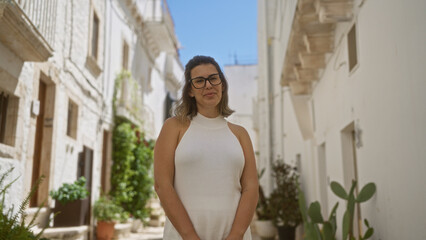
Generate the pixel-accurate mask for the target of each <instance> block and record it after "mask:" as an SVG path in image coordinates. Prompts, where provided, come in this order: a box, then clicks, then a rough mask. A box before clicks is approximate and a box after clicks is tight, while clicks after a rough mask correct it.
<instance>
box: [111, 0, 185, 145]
mask: <svg viewBox="0 0 426 240" xmlns="http://www.w3.org/2000/svg"><path fill="white" fill-rule="evenodd" d="M106 18H107V19H108V20H107V21H108V23H107V30H106V32H107V39H108V40H107V41H109V44H108V45H109V46H111V47H110V48H109V49H107V51H106V55H107V59H108V61H107V63H106V66H105V68H106V69H107V74H106V78H107V82H108V86H106V88H105V92H106V93H107V94H106V97H107V99H108V101H111V100H112V97H113V88H114V81H115V78H116V77H117V75H118V74H119V73H120V72H121V71H122V70H123V69H125V70H127V71H129V72H130V73H131V75H132V78H133V80H129V79H125V80H124V82H123V85H122V89H120V90H119V96H118V98H119V99H118V100H119V107H118V108H117V113H118V114H119V115H121V116H123V117H126V118H128V119H129V120H131V121H133V122H134V123H135V124H140V125H141V126H143V130H144V131H145V133H146V137H147V138H149V139H155V138H156V137H157V136H158V134H159V132H160V129H161V127H162V124H163V122H164V120H165V118H166V117H167V116H168V114H167V112H168V110H169V109H170V108H171V105H172V102H173V101H174V100H176V98H177V92H178V91H179V89H180V80H181V79H182V76H183V69H182V66H181V64H180V62H179V59H178V53H177V49H178V45H179V43H178V40H177V38H176V35H175V33H174V25H173V21H172V18H171V15H170V12H169V9H168V7H167V2H166V1H164V0H156V1H150V0H144V1H110V2H109V3H108V4H107V17H106ZM132 84H133V85H132ZM135 109H137V110H136V112H135V111H134V110H135ZM110 110H111V109H110Z"/></svg>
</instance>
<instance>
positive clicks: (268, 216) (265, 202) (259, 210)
mask: <svg viewBox="0 0 426 240" xmlns="http://www.w3.org/2000/svg"><path fill="white" fill-rule="evenodd" d="M264 173H265V169H262V170H261V171H260V173H257V177H258V179H260V178H261V177H262V176H263V174H264ZM256 215H257V219H258V220H272V219H273V218H274V212H273V210H272V208H271V204H270V203H269V198H267V197H265V193H264V192H263V188H262V186H261V185H259V201H258V202H257V206H256Z"/></svg>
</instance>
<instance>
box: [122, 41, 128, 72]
mask: <svg viewBox="0 0 426 240" xmlns="http://www.w3.org/2000/svg"><path fill="white" fill-rule="evenodd" d="M122 56H123V59H122V67H123V69H126V70H129V44H127V42H126V41H123V53H122Z"/></svg>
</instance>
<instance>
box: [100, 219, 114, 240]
mask: <svg viewBox="0 0 426 240" xmlns="http://www.w3.org/2000/svg"><path fill="white" fill-rule="evenodd" d="M114 226H115V222H103V221H98V225H97V227H96V239H97V240H111V239H112V237H114Z"/></svg>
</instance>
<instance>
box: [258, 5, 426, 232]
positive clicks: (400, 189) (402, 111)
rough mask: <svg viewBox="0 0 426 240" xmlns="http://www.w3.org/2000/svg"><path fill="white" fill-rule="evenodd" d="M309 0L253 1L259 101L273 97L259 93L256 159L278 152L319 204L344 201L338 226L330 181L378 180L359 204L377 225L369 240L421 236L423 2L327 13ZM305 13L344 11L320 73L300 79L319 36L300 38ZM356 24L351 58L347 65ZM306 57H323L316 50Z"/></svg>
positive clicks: (425, 131) (424, 194)
mask: <svg viewBox="0 0 426 240" xmlns="http://www.w3.org/2000/svg"><path fill="white" fill-rule="evenodd" d="M311 2H312V1H308V0H306V1H305V0H303V1H302V0H299V1H297V0H292V1H264V0H260V1H259V85H260V86H259V99H262V98H265V99H269V100H270V101H272V103H269V106H271V107H269V108H268V103H267V101H268V100H265V101H264V105H263V106H264V108H265V109H267V110H265V115H263V116H265V120H260V121H264V124H260V141H261V142H260V155H261V158H263V159H266V160H269V161H270V160H271V159H274V157H275V156H277V155H281V156H283V157H284V161H286V162H289V163H293V164H297V165H298V167H299V168H300V170H301V182H302V185H303V188H304V192H305V194H306V196H307V200H308V202H312V201H315V200H318V201H320V202H321V206H322V207H323V208H325V209H324V212H329V211H330V210H331V207H332V206H333V205H334V203H335V202H337V201H340V205H339V210H338V217H337V218H338V226H341V221H340V220H341V218H342V215H343V209H344V203H343V202H342V201H341V200H339V199H338V198H337V197H336V196H335V195H334V194H333V193H332V192H331V190H330V188H329V183H330V182H331V181H338V182H340V183H342V184H344V185H345V187H346V188H347V187H348V186H349V184H350V180H351V179H352V178H356V179H358V181H359V184H360V186H363V185H365V184H366V183H368V182H374V183H375V184H376V186H377V192H376V194H375V196H374V197H373V198H372V199H371V200H370V201H368V202H366V203H362V204H361V217H362V219H364V218H366V219H368V220H369V222H370V225H372V226H373V227H374V229H375V231H374V235H373V238H372V239H423V238H425V237H426V230H425V228H424V227H422V224H418V223H420V222H423V219H424V218H425V217H426V212H425V211H422V210H419V209H420V208H421V207H420V206H421V205H422V203H423V202H424V201H425V200H426V190H425V189H424V188H421V187H420V188H418V187H416V186H418V184H419V183H422V182H425V176H424V173H423V172H424V169H426V163H425V161H424V158H425V157H426V152H425V151H424V149H425V148H424V147H423V145H424V143H425V142H426V128H425V127H424V122H426V111H425V110H424V109H425V107H424V102H426V97H425V94H424V93H423V91H424V89H426V83H425V81H423V79H424V76H425V74H426V70H425V68H424V67H423V65H422V64H423V62H425V60H426V47H425V45H424V41H425V39H426V32H425V31H424V30H423V29H424V26H423V25H424V23H425V22H426V15H425V14H424V10H425V9H426V3H425V2H420V1H410V2H404V3H402V2H400V1H368V0H367V1H345V2H350V4H351V5H347V6H351V8H350V9H349V10H350V11H349V10H348V9H342V10H341V11H340V10H339V11H340V12H339V11H337V12H334V13H329V12H326V11H325V12H324V9H322V10H321V8H311V7H310V6H309V4H311ZM324 2H325V1H324ZM327 2H333V1H327ZM341 2H343V1H341ZM296 7H297V8H296ZM310 8H311V9H310ZM315 9H316V10H315ZM318 9H319V10H318ZM335 9H336V8H335ZM309 11H313V12H312V14H315V11H317V12H316V13H319V16H320V17H319V18H320V19H319V20H318V19H316V20H315V21H319V22H321V23H326V22H328V21H330V22H333V21H332V20H330V19H329V18H328V17H333V16H337V15H339V14H343V15H340V17H342V16H345V17H346V18H343V17H342V18H339V20H338V21H335V22H334V23H333V24H336V25H335V26H332V27H333V33H332V37H333V41H332V42H331V44H333V47H332V50H331V51H330V52H328V53H327V54H326V55H325V62H324V65H323V66H321V67H319V68H318V69H320V70H319V74H318V77H316V78H313V79H312V81H311V82H308V83H309V84H305V83H306V82H303V81H306V79H303V74H304V73H305V72H303V70H304V68H306V66H304V64H306V63H307V62H309V61H308V59H307V58H305V56H306V53H313V51H312V48H311V49H309V47H312V46H314V44H316V43H318V42H313V41H312V38H313V36H315V34H312V33H305V34H306V37H303V36H302V37H301V38H300V39H302V41H300V39H298V36H297V34H299V33H300V32H302V33H304V31H308V30H307V29H308V27H309V26H308V25H309V24H317V23H318V22H316V23H312V22H309V21H311V20H312V19H314V18H315V15H310V16H311V18H309V17H308V16H309V15H308V14H309ZM321 14H322V15H321ZM333 14H337V15H333ZM321 16H322V17H323V18H322V19H321ZM316 17H318V16H316ZM343 20H344V21H343ZM303 21H305V22H303ZM295 22H296V23H295ZM304 24H306V25H304ZM354 24H355V29H356V30H355V35H356V38H355V45H356V47H357V48H356V51H354V52H355V53H356V57H357V64H356V65H355V66H354V67H353V68H352V69H350V68H349V66H350V64H351V62H350V60H349V59H350V57H349V56H353V55H352V53H354V52H351V51H349V49H350V48H351V47H352V46H354V42H352V41H351V35H350V32H351V29H352V27H353V26H354ZM322 26H323V27H324V26H325V25H322ZM318 29H319V28H316V30H318ZM301 35H303V34H301ZM316 36H318V35H316ZM305 47H306V49H304V48H305ZM303 50H304V51H305V52H303ZM294 52H296V53H298V52H299V53H300V54H297V55H294V54H293V53H294ZM293 56H295V57H296V59H293ZM298 61H300V62H298ZM297 62H298V64H299V65H297ZM291 64H296V65H293V66H296V68H288V66H291ZM300 64H301V65H300ZM311 64H317V65H318V66H319V65H322V64H321V61H320V60H319V58H318V59H316V60H315V61H313V62H312V63H311ZM311 66H312V65H311ZM292 71H294V72H295V71H298V72H297V73H295V74H293V72H292ZM298 81H299V82H298ZM281 83H282V84H283V85H281ZM302 83H303V84H305V85H303V86H302ZM266 89H270V91H269V92H268V91H267V90H266ZM270 96H274V97H270ZM275 96H276V97H275ZM260 102H262V101H261V100H260ZM268 111H269V113H270V112H273V113H272V114H268ZM263 116H262V118H263ZM271 116H272V117H274V120H273V121H271V120H268V119H269V118H270V117H271ZM262 118H261V119H262ZM271 129H272V130H271ZM264 136H268V138H264ZM268 141H272V144H271V145H268V143H270V142H268ZM268 157H269V158H268ZM420 185H421V184H420ZM340 229H341V228H340ZM363 231H365V226H363ZM340 235H341V234H340V231H339V230H338V234H337V236H339V237H340ZM339 239H340V238H339Z"/></svg>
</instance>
